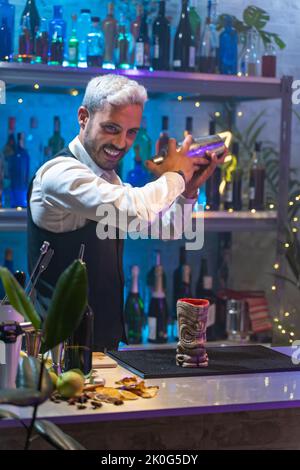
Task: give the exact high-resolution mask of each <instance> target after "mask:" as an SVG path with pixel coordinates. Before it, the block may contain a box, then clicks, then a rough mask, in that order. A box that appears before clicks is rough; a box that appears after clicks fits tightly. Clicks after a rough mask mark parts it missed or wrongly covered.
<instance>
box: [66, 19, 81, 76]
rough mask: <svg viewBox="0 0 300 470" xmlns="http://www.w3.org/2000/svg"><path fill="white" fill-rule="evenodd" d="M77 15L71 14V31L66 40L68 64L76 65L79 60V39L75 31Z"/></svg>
mask: <svg viewBox="0 0 300 470" xmlns="http://www.w3.org/2000/svg"><path fill="white" fill-rule="evenodd" d="M76 21H77V16H76V15H72V32H71V36H70V39H69V42H68V64H69V65H70V66H71V67H77V65H78V60H79V40H78V38H77V31H76Z"/></svg>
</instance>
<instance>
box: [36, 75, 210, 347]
mask: <svg viewBox="0 0 300 470" xmlns="http://www.w3.org/2000/svg"><path fill="white" fill-rule="evenodd" d="M146 101H147V92H146V90H145V88H144V87H143V86H141V85H140V84H138V83H137V82H136V81H134V80H130V79H128V78H126V77H123V76H119V75H112V74H109V75H105V76H99V77H95V78H93V79H92V80H91V81H90V82H89V83H88V85H87V88H86V91H85V95H84V98H83V102H82V105H81V106H80V107H79V109H78V123H79V134H78V135H77V136H76V137H75V138H74V139H73V140H72V141H71V142H70V143H69V145H68V147H66V148H64V149H62V150H61V151H60V152H59V154H58V155H56V156H55V157H54V158H53V159H52V160H50V161H48V162H46V163H45V164H44V165H43V166H42V167H41V168H40V169H39V170H38V171H37V173H36V174H35V176H34V178H33V180H32V182H31V184H30V187H29V191H28V258H29V271H30V272H32V270H33V267H34V265H35V263H36V260H37V259H38V257H39V254H40V247H41V245H42V243H43V242H44V240H47V241H48V242H49V243H50V245H51V248H53V249H54V257H53V260H52V261H51V263H50V264H49V266H48V268H47V270H46V271H45V272H44V273H43V274H42V276H41V277H40V279H39V281H38V283H37V286H36V294H37V303H38V305H39V306H40V312H41V314H42V315H43V314H45V312H46V311H47V305H48V303H49V299H50V298H51V295H52V291H53V288H54V287H55V285H56V282H57V280H58V278H59V276H60V274H61V273H62V272H63V270H64V269H65V268H66V267H67V266H69V265H70V264H71V263H72V262H73V260H74V259H76V258H77V257H78V254H79V251H80V247H81V244H84V245H85V252H84V261H85V262H86V266H87V272H88V282H89V304H90V306H91V308H92V309H93V311H94V315H95V324H94V350H95V351H101V350H105V349H117V348H118V343H119V341H121V340H122V341H126V336H125V331H124V320H123V285H124V279H123V271H122V253H123V240H122V238H121V237H120V236H119V237H118V236H117V237H114V239H110V238H106V239H99V238H98V236H97V233H96V228H97V222H99V217H98V216H97V208H99V206H101V205H103V204H106V205H107V204H109V205H111V206H112V207H113V208H114V210H115V211H117V212H118V213H119V214H121V215H122V214H124V215H126V216H129V217H130V218H133V217H135V218H137V220H138V221H140V222H143V223H147V224H148V225H149V226H151V224H153V223H155V221H156V220H157V218H161V219H162V220H163V223H164V224H165V225H168V224H169V225H171V224H172V221H174V220H175V219H176V217H175V218H174V217H170V211H176V207H177V208H178V207H180V206H181V207H183V206H186V207H185V211H184V213H185V217H189V218H190V217H191V213H192V208H193V204H194V203H195V202H196V200H197V194H198V188H199V187H200V186H201V185H202V184H203V183H204V182H205V181H206V180H207V178H209V176H210V175H211V174H212V173H213V171H214V169H215V167H216V165H217V163H216V156H215V155H214V154H212V155H210V157H211V160H210V163H209V165H207V162H206V166H205V167H204V166H201V164H202V165H203V163H204V161H203V159H200V158H189V157H188V156H187V152H188V150H189V147H190V145H191V140H192V139H191V136H188V137H187V138H186V139H185V141H184V143H183V146H182V148H181V150H179V151H177V149H176V141H175V139H170V142H169V147H168V154H167V156H166V158H165V160H164V161H163V163H161V164H160V165H155V164H154V163H153V162H151V161H147V167H148V169H149V170H150V171H151V172H153V173H154V174H155V175H156V176H157V179H156V180H155V181H153V182H151V183H148V184H147V185H145V186H144V187H142V188H134V187H132V186H130V185H128V184H124V183H123V182H122V181H121V179H120V178H119V176H118V175H117V174H116V171H115V170H116V168H117V165H118V163H119V162H120V160H121V159H122V158H123V157H124V155H125V154H126V153H127V152H128V151H129V149H130V148H131V147H132V145H133V143H134V140H135V137H136V135H137V133H138V130H139V127H140V123H141V119H142V114H143V109H144V104H145V102H146ZM175 202H176V204H174V203H175ZM186 209H187V210H186ZM171 228H172V229H173V232H172V233H173V234H174V233H176V227H171Z"/></svg>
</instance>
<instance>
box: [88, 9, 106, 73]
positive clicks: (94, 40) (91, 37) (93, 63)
mask: <svg viewBox="0 0 300 470" xmlns="http://www.w3.org/2000/svg"><path fill="white" fill-rule="evenodd" d="M103 54H104V38H103V34H102V31H101V27H100V18H99V17H98V16H93V17H92V26H91V30H90V32H89V33H88V35H87V65H88V67H102V64H103Z"/></svg>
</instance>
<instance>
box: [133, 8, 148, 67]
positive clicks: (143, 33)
mask: <svg viewBox="0 0 300 470" xmlns="http://www.w3.org/2000/svg"><path fill="white" fill-rule="evenodd" d="M147 16H148V15H147V11H146V10H145V11H144V14H143V16H142V21H141V25H140V32H139V35H138V37H137V40H136V44H135V66H136V68H137V69H149V68H150V38H149V34H148V24H147Z"/></svg>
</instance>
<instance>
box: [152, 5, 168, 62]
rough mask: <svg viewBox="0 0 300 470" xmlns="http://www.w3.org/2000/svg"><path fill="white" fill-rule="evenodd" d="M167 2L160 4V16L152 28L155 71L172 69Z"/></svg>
mask: <svg viewBox="0 0 300 470" xmlns="http://www.w3.org/2000/svg"><path fill="white" fill-rule="evenodd" d="M165 10H166V2H165V1H160V2H159V12H158V16H157V17H156V18H155V20H154V22H153V26H152V67H153V69H154V70H169V68H170V35H171V32H170V22H169V20H168V19H167V18H166V12H165Z"/></svg>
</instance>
